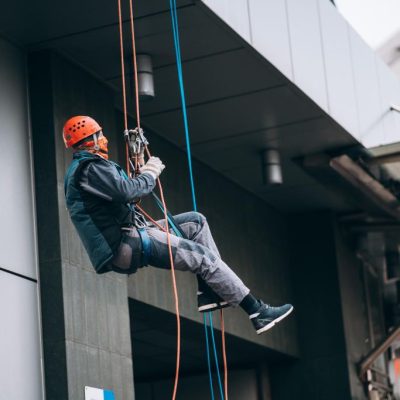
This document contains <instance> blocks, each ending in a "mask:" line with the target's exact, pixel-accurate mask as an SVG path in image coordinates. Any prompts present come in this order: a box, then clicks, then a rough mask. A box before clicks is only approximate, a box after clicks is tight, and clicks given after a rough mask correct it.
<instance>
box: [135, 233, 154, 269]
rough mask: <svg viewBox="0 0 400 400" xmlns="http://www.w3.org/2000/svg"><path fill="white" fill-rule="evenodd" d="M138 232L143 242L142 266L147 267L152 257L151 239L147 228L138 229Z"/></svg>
mask: <svg viewBox="0 0 400 400" xmlns="http://www.w3.org/2000/svg"><path fill="white" fill-rule="evenodd" d="M137 231H138V233H139V236H140V240H141V241H142V265H143V267H146V266H147V265H149V261H150V255H151V243H150V237H149V234H148V233H147V231H146V229H145V228H137Z"/></svg>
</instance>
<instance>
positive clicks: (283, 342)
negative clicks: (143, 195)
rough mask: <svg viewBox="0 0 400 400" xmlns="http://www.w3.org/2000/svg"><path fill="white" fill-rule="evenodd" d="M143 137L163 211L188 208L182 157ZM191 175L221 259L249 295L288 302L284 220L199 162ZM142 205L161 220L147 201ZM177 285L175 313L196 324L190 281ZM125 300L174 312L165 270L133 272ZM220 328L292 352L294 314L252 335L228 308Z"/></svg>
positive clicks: (240, 315) (183, 278)
mask: <svg viewBox="0 0 400 400" xmlns="http://www.w3.org/2000/svg"><path fill="white" fill-rule="evenodd" d="M166 129H167V127H166ZM121 131H122V129H121ZM147 137H148V139H149V140H150V142H151V151H152V153H153V154H155V155H158V156H159V157H161V159H162V160H163V161H165V163H166V165H167V168H166V170H165V172H164V173H163V175H162V181H163V184H164V187H165V192H166V200H167V204H168V207H169V209H170V210H171V212H173V213H175V214H177V213H180V212H185V211H188V210H191V209H192V204H191V194H190V186H189V179H188V173H187V166H186V154H185V153H184V152H182V151H181V150H179V149H177V148H176V147H175V146H173V145H171V144H169V143H168V142H167V141H166V140H164V139H162V138H160V137H159V136H157V135H155V134H152V133H151V132H148V135H147ZM194 174H195V183H196V191H197V200H198V209H199V211H200V212H202V213H203V214H205V215H206V217H207V219H208V222H209V224H210V227H211V230H212V232H213V235H214V238H215V241H216V243H217V245H218V247H219V249H220V252H221V255H222V258H223V259H224V260H225V261H226V262H227V263H228V265H230V266H231V267H232V269H233V270H234V271H235V272H236V273H237V274H238V275H239V276H240V277H241V278H242V279H243V281H244V282H245V283H246V284H247V285H248V286H249V287H250V288H251V290H252V292H253V293H254V295H255V296H258V297H260V298H262V299H263V300H264V301H265V302H269V303H271V304H275V305H277V304H282V303H284V302H291V301H293V295H292V281H291V273H290V258H289V256H290V252H291V244H290V239H289V231H288V220H287V218H286V217H285V216H284V215H281V214H280V213H279V212H277V211H275V210H273V209H272V208H271V207H269V206H268V205H267V204H265V203H264V202H263V201H261V200H260V199H258V198H257V197H255V196H254V195H252V194H250V193H248V192H246V191H245V190H243V189H242V188H240V187H239V186H237V185H235V184H233V183H232V182H230V181H228V180H227V179H226V178H224V177H222V176H221V175H220V174H218V173H216V172H215V171H213V170H212V169H210V168H209V167H207V166H205V165H204V164H201V163H198V162H195V163H194ZM144 205H145V206H148V207H149V208H148V209H149V210H151V211H155V212H156V214H155V215H158V216H159V217H160V218H161V214H160V213H159V211H158V214H157V211H156V210H155V209H154V207H153V204H152V202H151V201H145V202H144ZM177 281H178V290H179V299H180V311H181V314H182V315H183V316H184V317H186V318H189V319H192V320H196V321H199V322H200V321H202V316H201V314H200V313H198V311H197V299H196V291H197V283H196V280H195V278H194V277H193V276H192V275H191V274H190V273H188V272H186V273H183V272H179V271H178V272H177ZM129 296H130V297H132V298H135V299H137V300H140V301H143V302H145V303H148V304H151V305H154V306H156V307H160V308H162V309H164V310H167V311H170V312H174V310H175V308H174V300H173V295H172V287H171V277H170V272H169V271H163V270H157V269H155V268H146V269H143V270H139V272H137V273H136V274H135V275H132V276H131V277H130V278H129ZM218 319H219V318H218ZM225 325H226V331H227V332H228V333H231V334H234V335H237V336H239V337H241V338H243V339H247V340H250V341H252V342H255V343H259V344H262V345H264V346H267V347H269V348H271V349H274V350H277V351H280V352H282V353H286V354H290V355H296V354H297V339H296V337H297V331H296V316H295V315H293V316H292V317H291V318H289V319H288V320H287V321H285V322H283V323H282V324H281V325H279V326H278V327H276V328H274V329H273V330H271V331H270V332H269V333H268V334H267V335H260V336H258V335H256V334H255V332H254V330H253V328H252V326H251V324H250V322H249V320H248V316H247V315H246V314H245V313H244V312H243V310H241V309H240V308H238V309H231V308H230V309H227V310H226V312H225ZM217 326H218V325H217Z"/></svg>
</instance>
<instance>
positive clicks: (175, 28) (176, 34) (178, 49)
mask: <svg viewBox="0 0 400 400" xmlns="http://www.w3.org/2000/svg"><path fill="white" fill-rule="evenodd" d="M170 10H171V20H172V31H173V37H174V47H175V56H176V67H177V72H178V81H179V91H180V95H181V105H182V115H183V125H184V128H185V140H186V154H187V162H188V167H189V178H190V189H191V193H192V202H193V210H194V211H197V201H196V192H195V185H194V177H193V167H192V152H191V147H190V135H189V123H188V117H187V107H186V97H185V88H184V83H183V72H182V59H181V46H180V40H179V26H178V13H177V8H176V0H170ZM207 314H208V316H209V320H210V323H211V325H210V330H211V341H212V344H213V348H214V358H215V366H216V369H217V376H218V384H219V388H220V392H221V399H222V400H224V395H223V391H222V382H221V376H220V373H219V365H218V357H217V349H216V345H215V338H214V328H213V325H212V316H211V312H208V313H207ZM204 321H206V315H204ZM205 334H206V346H207V362H208V375H209V380H210V390H211V398H212V399H214V388H213V384H212V371H211V361H210V358H211V357H210V352H211V351H210V346H209V342H208V333H207V324H205Z"/></svg>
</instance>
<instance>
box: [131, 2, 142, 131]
mask: <svg viewBox="0 0 400 400" xmlns="http://www.w3.org/2000/svg"><path fill="white" fill-rule="evenodd" d="M129 13H130V25H131V37H132V55H133V73H134V76H135V103H136V121H137V125H138V128H139V129H140V110H139V80H138V79H137V76H138V72H137V62H136V41H135V26H134V23H133V5H132V0H129Z"/></svg>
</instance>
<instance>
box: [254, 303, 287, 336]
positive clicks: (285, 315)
mask: <svg viewBox="0 0 400 400" xmlns="http://www.w3.org/2000/svg"><path fill="white" fill-rule="evenodd" d="M293 309H294V307H292V308H291V309H290V310H288V311H286V313H285V314H283V315H281V316H280V317H279V318H277V319H275V320H274V321H272V322H270V323H269V324H268V325H265V326H264V327H262V328H261V329H259V330H258V331H256V332H257V335H259V334H260V333H263V332H266V331H268V330H269V329H271V328H273V327H274V326H275V325H276V324H277V323H278V322H280V321H282V320H283V319H284V318H286V317H287V316H288V315H289V314H290V313H291V312H292V311H293Z"/></svg>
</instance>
